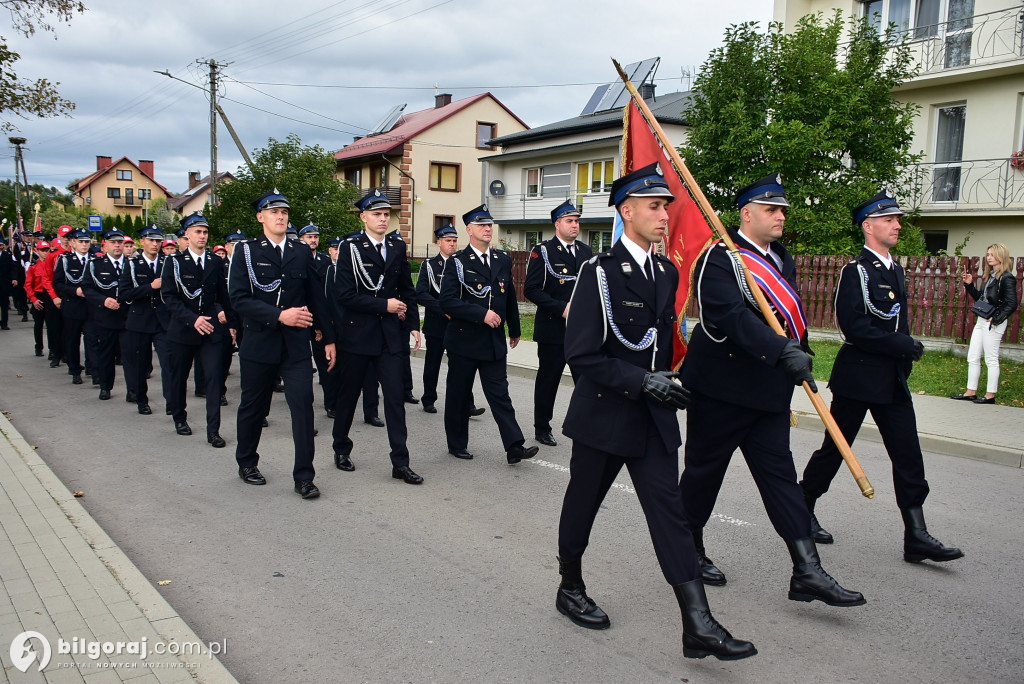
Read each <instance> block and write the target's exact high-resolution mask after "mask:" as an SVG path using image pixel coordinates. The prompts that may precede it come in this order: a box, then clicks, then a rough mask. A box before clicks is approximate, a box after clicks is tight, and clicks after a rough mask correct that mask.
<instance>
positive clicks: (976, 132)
mask: <svg viewBox="0 0 1024 684" xmlns="http://www.w3.org/2000/svg"><path fill="white" fill-rule="evenodd" d="M836 8H838V9H840V10H842V11H843V12H844V13H845V14H846V15H847V16H850V15H852V16H856V17H863V16H868V17H873V20H874V22H875V24H876V25H878V26H882V25H887V24H888V23H889V22H892V23H895V24H896V25H897V27H898V29H899V30H900V31H902V32H905V33H908V34H910V38H911V48H912V50H913V55H914V59H915V61H916V64H917V66H918V68H919V71H918V75H917V76H916V77H914V78H912V79H910V80H908V81H907V82H905V83H904V84H902V85H901V86H899V87H898V88H896V89H895V90H894V93H893V94H894V95H895V97H896V98H897V99H898V100H900V101H903V102H914V103H916V104H918V105H920V107H921V110H920V113H919V115H918V116H917V118H916V119H915V122H914V151H915V152H920V153H921V154H922V155H923V159H922V161H921V162H920V163H919V164H918V165H917V166H916V169H915V170H916V178H917V180H918V183H917V185H918V187H916V188H914V189H913V190H912V191H911V193H910V196H909V197H906V198H904V200H905V201H907V202H908V203H909V204H910V205H911V206H913V207H918V208H920V210H921V218H920V225H921V228H922V230H923V231H924V233H925V240H926V242H927V243H928V246H929V249H930V250H931V251H933V252H935V251H938V250H940V249H946V250H949V251H950V252H953V251H954V250H955V249H956V248H957V246H958V245H960V244H962V243H963V242H964V240H966V239H967V238H968V235H969V234H970V233H971V232H973V236H971V237H970V242H969V244H968V246H967V247H966V248H965V249H964V254H965V255H972V256H977V255H980V254H983V253H984V251H985V248H986V247H987V246H988V245H990V244H992V243H994V242H1003V243H1005V244H1006V245H1008V246H1009V248H1010V253H1011V254H1012V255H1024V163H1021V164H1019V166H1020V167H1021V168H1015V167H1014V164H1015V162H1014V160H1013V155H1014V153H1017V152H1019V151H1020V150H1024V2H1022V1H1020V0H1017V1H1013V0H870V1H867V2H861V1H859V0H775V16H774V18H775V20H776V21H781V22H784V26H785V27H786V28H788V27H792V26H794V25H795V24H796V21H797V20H798V19H799V18H800V17H801V16H803V15H806V14H812V13H816V12H823V13H824V14H826V15H829V14H830V13H831V12H832V11H834V9H836ZM883 22H884V24H883ZM784 30H785V29H784Z"/></svg>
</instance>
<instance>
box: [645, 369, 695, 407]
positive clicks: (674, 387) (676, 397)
mask: <svg viewBox="0 0 1024 684" xmlns="http://www.w3.org/2000/svg"><path fill="white" fill-rule="evenodd" d="M678 377H679V373H675V372H672V371H649V372H648V373H647V375H645V376H644V385H643V390H644V394H646V395H647V396H649V397H650V398H651V399H653V400H654V401H656V402H658V403H659V404H666V405H668V406H671V407H672V408H677V409H685V408H687V407H688V406H689V405H690V401H691V396H690V390H688V389H686V388H685V387H683V386H682V385H680V384H679V383H677V382H672V381H673V380H674V379H675V378H678Z"/></svg>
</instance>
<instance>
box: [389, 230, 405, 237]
mask: <svg viewBox="0 0 1024 684" xmlns="http://www.w3.org/2000/svg"><path fill="white" fill-rule="evenodd" d="M387 236H388V237H396V238H401V237H402V231H400V230H399V229H398V228H395V229H394V230H393V231H391V232H390V233H388V235H387Z"/></svg>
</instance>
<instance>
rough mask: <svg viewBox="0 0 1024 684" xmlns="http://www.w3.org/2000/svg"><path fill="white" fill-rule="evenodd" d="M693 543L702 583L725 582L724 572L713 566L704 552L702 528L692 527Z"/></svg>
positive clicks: (717, 585) (713, 584)
mask: <svg viewBox="0 0 1024 684" xmlns="http://www.w3.org/2000/svg"><path fill="white" fill-rule="evenodd" d="M690 532H691V533H692V534H693V545H694V546H695V547H696V548H697V560H698V561H700V578H701V580H702V581H703V582H704V584H710V585H711V586H713V587H720V586H722V585H724V584H725V582H726V579H725V573H724V572H722V571H721V570H719V569H718V568H716V567H715V563H714V561H712V560H711V559H710V558H708V557H707V556H706V555H705V554H704V528H703V527H694V528H693V529H692V530H690Z"/></svg>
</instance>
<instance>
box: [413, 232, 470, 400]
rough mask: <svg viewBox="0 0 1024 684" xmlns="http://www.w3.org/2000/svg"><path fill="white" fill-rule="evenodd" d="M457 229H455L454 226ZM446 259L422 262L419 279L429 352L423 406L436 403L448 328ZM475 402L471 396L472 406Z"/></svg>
mask: <svg viewBox="0 0 1024 684" xmlns="http://www.w3.org/2000/svg"><path fill="white" fill-rule="evenodd" d="M452 230H453V231H454V228H453V229H452ZM446 261H447V259H445V258H444V257H443V256H441V255H440V254H435V255H434V256H432V257H430V258H429V259H427V260H426V261H424V262H423V263H422V264H421V265H420V276H419V280H417V281H416V303H417V304H419V305H420V306H422V307H423V336H424V337H425V338H426V340H427V351H426V353H425V354H424V359H423V395H422V396H421V397H420V398H421V400H422V401H423V407H424V408H428V407H432V406H434V403H435V402H437V379H438V377H439V376H440V375H441V360H442V359H443V358H444V334H445V331H446V330H447V329H448V317H447V316H445V315H444V312H443V311H442V310H441V301H440V296H441V276H442V275H443V274H444V264H445V262H446ZM475 405H476V404H475V402H474V400H473V395H472V393H470V396H469V407H470V409H472V407H474V406H475Z"/></svg>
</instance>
